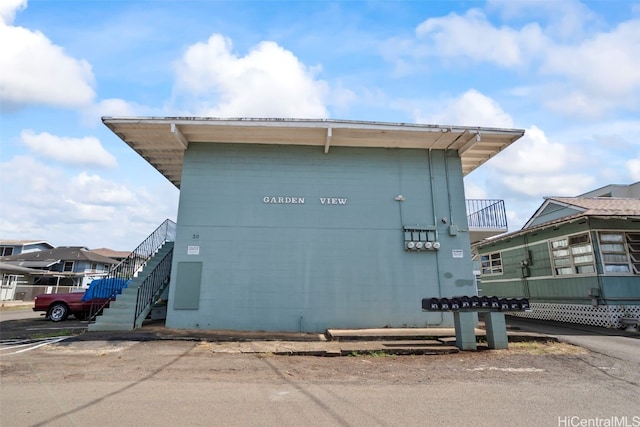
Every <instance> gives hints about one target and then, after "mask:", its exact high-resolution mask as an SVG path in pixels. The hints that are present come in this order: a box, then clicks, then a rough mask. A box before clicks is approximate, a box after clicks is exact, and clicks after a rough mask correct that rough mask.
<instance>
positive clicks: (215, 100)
mask: <svg viewBox="0 0 640 427" xmlns="http://www.w3.org/2000/svg"><path fill="white" fill-rule="evenodd" d="M175 68H176V73H177V76H176V89H175V96H176V98H178V99H180V98H182V97H184V98H185V101H187V103H188V105H190V108H189V109H191V110H193V107H191V105H194V104H195V105H196V108H195V110H196V111H192V112H193V113H195V114H197V115H210V116H217V117H240V116H249V117H305V118H324V117H327V116H328V112H327V109H326V108H325V101H324V98H325V97H326V95H327V93H328V85H327V84H326V83H325V82H323V81H321V80H316V78H315V76H316V74H317V72H318V70H316V69H314V68H312V67H308V66H306V65H304V64H303V63H301V62H300V61H299V60H298V58H296V56H295V55H294V54H293V53H291V52H290V51H288V50H285V49H283V48H282V47H280V46H278V45H277V44H276V43H274V42H268V41H266V42H262V43H260V44H258V45H257V46H255V47H254V48H253V49H252V50H251V51H250V52H249V53H248V54H247V55H246V56H244V57H239V56H236V55H235V54H234V53H233V52H232V45H231V41H230V40H229V39H227V38H224V37H222V36H221V35H218V34H214V35H212V36H211V37H210V38H209V40H208V41H207V42H206V43H197V44H195V45H192V46H190V47H189V48H188V49H187V51H186V52H185V54H184V56H183V57H182V58H181V60H180V61H179V62H178V63H177V64H176V67H175Z"/></svg>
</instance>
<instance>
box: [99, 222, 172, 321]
mask: <svg viewBox="0 0 640 427" xmlns="http://www.w3.org/2000/svg"><path fill="white" fill-rule="evenodd" d="M175 240H176V223H175V222H173V221H171V220H170V219H166V220H165V221H164V222H163V223H162V224H160V225H159V226H158V228H156V229H155V230H154V231H153V233H151V234H150V235H149V236H148V237H147V238H146V239H144V241H143V242H142V243H140V244H139V245H138V247H137V248H135V249H134V250H133V251H132V252H131V253H130V254H129V256H128V257H126V258H125V259H123V260H122V261H121V262H120V263H119V264H117V265H116V266H115V267H113V268H112V269H111V270H110V271H109V274H107V276H105V277H104V279H109V278H114V279H131V278H133V277H135V276H136V275H137V274H138V272H139V271H140V270H142V268H143V267H144V266H145V265H146V263H147V262H148V261H149V259H151V257H152V256H153V255H154V254H155V253H156V252H157V251H158V249H160V247H162V245H163V244H164V243H165V242H174V241H175ZM109 282H111V283H113V284H114V285H113V287H112V288H110V289H109V290H108V292H107V294H108V295H110V296H109V298H108V299H107V300H106V301H102V300H100V301H97V302H94V300H92V301H91V310H90V312H89V318H88V320H89V322H91V321H93V320H95V318H96V316H98V314H100V313H101V312H102V310H103V309H104V308H105V307H106V306H107V304H109V302H110V301H112V300H113V299H114V298H115V296H116V295H117V294H118V293H120V292H122V286H121V285H120V286H118V285H116V284H117V283H119V281H117V280H111V281H109V280H107V281H105V283H109Z"/></svg>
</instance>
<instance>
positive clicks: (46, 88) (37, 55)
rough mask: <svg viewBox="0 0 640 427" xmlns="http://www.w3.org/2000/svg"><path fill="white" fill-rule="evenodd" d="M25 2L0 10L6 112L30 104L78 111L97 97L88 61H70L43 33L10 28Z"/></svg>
mask: <svg viewBox="0 0 640 427" xmlns="http://www.w3.org/2000/svg"><path fill="white" fill-rule="evenodd" d="M25 5H26V2H17V1H15V0H12V2H11V3H10V4H9V5H6V4H4V5H3V6H2V7H1V8H0V14H1V15H2V19H3V22H2V23H0V40H4V41H5V43H3V45H2V49H0V69H1V70H2V73H0V102H1V103H2V105H3V108H5V109H18V108H22V107H24V106H26V105H30V104H36V105H37V104H44V105H52V106H57V107H65V108H77V107H80V106H83V105H87V104H89V103H90V102H91V101H92V100H93V98H94V96H95V92H94V90H93V84H94V77H93V73H92V71H91V66H90V65H89V63H88V62H87V61H85V60H78V59H75V58H72V57H70V56H69V55H67V54H66V53H65V52H64V49H63V48H61V47H60V46H56V45H54V44H53V43H51V41H50V40H49V39H48V38H47V37H46V36H45V35H44V34H42V33H41V32H38V31H31V30H28V29H26V28H22V27H15V26H11V25H9V22H12V21H13V18H14V15H15V13H16V12H17V11H18V10H19V9H20V8H23V7H24V6H25Z"/></svg>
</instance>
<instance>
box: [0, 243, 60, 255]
mask: <svg viewBox="0 0 640 427" xmlns="http://www.w3.org/2000/svg"><path fill="white" fill-rule="evenodd" d="M53 248H54V246H53V245H52V244H51V243H49V242H46V241H44V240H0V257H3V256H11V255H19V254H25V253H29V252H36V251H44V250H47V249H53Z"/></svg>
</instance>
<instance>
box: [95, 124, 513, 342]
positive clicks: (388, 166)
mask: <svg viewBox="0 0 640 427" xmlns="http://www.w3.org/2000/svg"><path fill="white" fill-rule="evenodd" d="M103 122H104V123H105V124H106V125H107V126H108V127H109V128H110V129H111V130H112V131H113V132H114V133H115V134H117V135H118V136H119V137H120V138H121V139H122V140H123V141H125V142H126V143H127V144H128V145H129V146H131V148H133V149H134V150H135V151H136V152H137V153H139V154H140V155H141V156H142V157H144V158H145V159H146V160H147V161H148V162H149V163H150V164H151V165H153V166H154V167H155V168H156V169H157V170H158V171H159V172H160V173H162V174H163V175H164V176H165V177H166V178H167V179H168V180H170V181H171V182H172V183H173V184H175V185H176V187H178V188H179V189H180V200H179V208H178V214H177V226H176V236H175V243H174V245H173V258H172V264H171V276H170V282H169V290H168V306H167V314H166V326H167V327H171V328H180V329H231V330H265V331H304V332H314V331H324V330H325V329H327V328H380V327H429V326H451V325H452V318H451V317H450V316H449V315H447V314H442V313H428V312H423V311H422V310H421V300H422V298H424V297H428V296H455V295H472V294H475V289H476V288H475V283H474V275H473V264H472V259H471V251H470V241H471V240H472V237H471V236H470V234H471V233H472V232H473V230H472V229H471V228H470V227H469V224H468V221H467V214H468V212H467V204H466V201H465V194H464V186H463V177H464V176H465V175H467V174H468V173H470V172H472V171H473V170H474V169H475V168H477V167H478V166H480V165H481V164H482V163H484V162H485V161H487V160H488V159H489V158H491V157H492V156H493V155H495V154H496V153H498V152H499V151H500V150H502V149H504V148H505V147H507V146H508V145H510V144H511V143H513V142H514V141H516V140H517V139H519V138H520V137H521V136H522V135H523V133H524V131H522V130H517V129H495V128H479V127H473V128H472V127H460V126H453V127H451V126H433V125H414V124H396V123H379V122H360V121H357V122H356V121H340V120H301V119H214V118H195V117H194V118H189V117H187V118H153V117H152V118H131V117H125V118H116V117H107V118H103Z"/></svg>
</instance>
